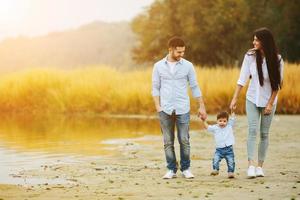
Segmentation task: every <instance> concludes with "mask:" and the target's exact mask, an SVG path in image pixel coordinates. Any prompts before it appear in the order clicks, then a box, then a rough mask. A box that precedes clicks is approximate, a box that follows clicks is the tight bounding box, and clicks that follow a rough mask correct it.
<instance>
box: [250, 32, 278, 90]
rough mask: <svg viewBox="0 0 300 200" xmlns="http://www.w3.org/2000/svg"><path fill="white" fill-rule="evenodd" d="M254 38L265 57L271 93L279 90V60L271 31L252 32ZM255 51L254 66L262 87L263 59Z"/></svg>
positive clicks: (259, 53)
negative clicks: (258, 42) (255, 65)
mask: <svg viewBox="0 0 300 200" xmlns="http://www.w3.org/2000/svg"><path fill="white" fill-rule="evenodd" d="M254 36H256V37H257V39H258V40H259V41H260V44H261V47H262V50H263V52H264V54H265V57H266V63H267V68H268V73H269V79H270V82H271V88H272V90H273V91H277V90H279V89H281V86H282V85H281V77H280V59H279V58H278V50H277V47H276V44H275V41H274V37H273V35H272V33H271V31H270V30H269V29H267V28H260V29H257V30H255V31H254ZM255 51H256V64H257V71H258V77H259V84H260V85H261V86H263V85H264V77H263V71H262V62H263V58H262V55H261V52H260V50H258V49H257V50H255Z"/></svg>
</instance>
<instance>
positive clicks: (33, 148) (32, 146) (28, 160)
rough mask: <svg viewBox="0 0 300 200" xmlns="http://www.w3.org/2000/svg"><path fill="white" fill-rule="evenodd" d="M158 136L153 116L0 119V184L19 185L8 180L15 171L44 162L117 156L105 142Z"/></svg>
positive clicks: (193, 123) (76, 160) (196, 124)
mask: <svg viewBox="0 0 300 200" xmlns="http://www.w3.org/2000/svg"><path fill="white" fill-rule="evenodd" d="M191 128H192V129H193V128H198V123H196V122H192V123H191ZM160 135H161V133H160V127H159V122H158V119H156V118H155V117H145V116H93V117H91V116H90V117H87V116H85V117H82V116H77V117H74V116H73V117H62V116H52V117H42V118H41V117H30V116H17V117H16V116H1V121H0V158H1V159H0V183H7V182H9V183H11V182H13V183H19V182H18V181H12V176H13V174H14V173H15V171H20V170H23V169H24V170H26V169H31V168H35V167H40V166H41V165H44V164H45V163H53V162H57V161H59V162H64V163H72V162H80V160H82V159H84V157H87V156H100V157H101V156H109V155H113V154H115V153H118V152H114V151H113V150H112V149H113V148H109V147H111V146H112V145H113V144H112V143H111V142H105V141H113V140H119V139H133V138H140V137H145V136H156V137H160ZM150 138H151V137H150ZM149 142H151V141H149ZM14 180H15V179H14Z"/></svg>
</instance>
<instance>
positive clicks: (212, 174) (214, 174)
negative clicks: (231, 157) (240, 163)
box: [210, 170, 219, 176]
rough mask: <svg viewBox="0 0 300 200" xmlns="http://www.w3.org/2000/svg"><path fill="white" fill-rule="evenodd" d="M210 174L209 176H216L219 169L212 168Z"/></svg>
mask: <svg viewBox="0 0 300 200" xmlns="http://www.w3.org/2000/svg"><path fill="white" fill-rule="evenodd" d="M210 175H211V176H217V175H219V171H217V170H214V171H212V172H211V173H210Z"/></svg>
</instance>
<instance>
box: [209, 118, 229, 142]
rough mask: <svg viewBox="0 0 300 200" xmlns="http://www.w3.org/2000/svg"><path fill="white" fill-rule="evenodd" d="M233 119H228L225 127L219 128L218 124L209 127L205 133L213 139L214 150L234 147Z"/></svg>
mask: <svg viewBox="0 0 300 200" xmlns="http://www.w3.org/2000/svg"><path fill="white" fill-rule="evenodd" d="M234 122H235V117H230V118H229V120H228V123H227V125H226V126H225V127H224V128H221V127H220V126H219V125H218V124H215V125H209V126H208V128H207V131H209V132H210V133H212V134H213V135H214V137H215V142H216V148H224V147H228V146H230V145H234V135H233V125H234Z"/></svg>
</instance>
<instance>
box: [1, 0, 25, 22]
mask: <svg viewBox="0 0 300 200" xmlns="http://www.w3.org/2000/svg"><path fill="white" fill-rule="evenodd" d="M25 11H26V9H25V1H20V0H0V22H1V23H2V24H3V23H7V24H10V23H19V22H21V21H22V19H23V17H24V15H25Z"/></svg>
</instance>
